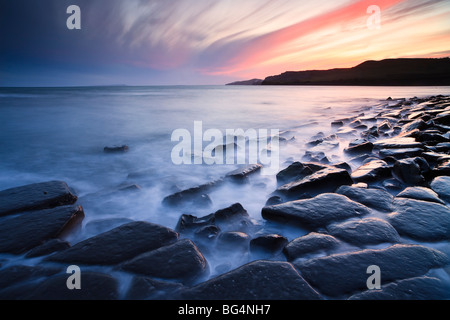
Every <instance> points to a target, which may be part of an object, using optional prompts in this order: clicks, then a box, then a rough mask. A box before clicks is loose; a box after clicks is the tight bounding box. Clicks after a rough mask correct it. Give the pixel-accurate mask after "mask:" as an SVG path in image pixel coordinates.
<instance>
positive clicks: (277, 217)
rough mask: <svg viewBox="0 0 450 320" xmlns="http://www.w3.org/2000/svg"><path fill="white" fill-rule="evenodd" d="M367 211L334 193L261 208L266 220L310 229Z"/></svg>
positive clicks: (362, 206)
mask: <svg viewBox="0 0 450 320" xmlns="http://www.w3.org/2000/svg"><path fill="white" fill-rule="evenodd" d="M369 213H370V210H369V209H368V208H367V207H366V206H364V205H362V204H359V203H357V202H355V201H352V200H350V199H349V198H347V197H345V196H343V195H339V194H334V193H325V194H321V195H319V196H317V197H315V198H313V199H307V200H297V201H292V202H287V203H283V204H279V205H276V206H269V207H264V208H263V209H262V216H263V218H264V219H266V220H274V221H281V222H286V223H294V224H299V225H301V226H303V227H306V228H310V229H316V228H320V227H325V226H327V225H329V224H330V223H332V222H336V221H342V220H345V219H348V218H352V217H361V216H364V215H366V214H369Z"/></svg>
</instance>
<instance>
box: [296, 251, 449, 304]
mask: <svg viewBox="0 0 450 320" xmlns="http://www.w3.org/2000/svg"><path fill="white" fill-rule="evenodd" d="M448 263H449V259H448V257H447V255H445V254H443V253H442V252H440V251H437V250H434V249H431V248H427V247H424V246H419V245H400V244H397V245H394V246H391V247H389V248H386V249H377V250H374V249H366V250H362V251H356V252H350V253H343V254H335V255H331V256H326V257H320V258H314V259H310V260H307V261H303V262H294V265H295V266H296V267H297V268H298V269H299V270H300V272H301V274H302V276H303V277H304V278H305V279H306V281H308V283H310V284H311V285H313V286H314V287H315V288H317V290H318V291H319V292H321V293H322V294H325V295H328V296H331V297H343V296H347V295H349V294H352V293H355V291H360V290H366V289H367V279H368V277H369V276H368V274H367V269H368V267H369V266H372V265H376V266H378V267H380V269H381V275H382V276H381V281H382V284H383V283H388V282H392V281H396V280H402V279H408V278H412V277H417V276H422V275H424V274H426V273H427V272H428V271H429V270H430V269H433V268H440V267H442V266H445V265H446V264H448Z"/></svg>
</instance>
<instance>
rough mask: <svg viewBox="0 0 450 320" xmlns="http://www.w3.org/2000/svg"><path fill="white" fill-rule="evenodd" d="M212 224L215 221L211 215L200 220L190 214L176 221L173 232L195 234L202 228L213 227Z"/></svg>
mask: <svg viewBox="0 0 450 320" xmlns="http://www.w3.org/2000/svg"><path fill="white" fill-rule="evenodd" d="M214 223H215V219H214V215H213V214H210V215H207V216H205V217H201V218H197V217H196V216H193V215H190V214H183V215H182V216H181V217H180V219H179V220H178V223H177V226H176V228H175V230H176V231H177V232H181V233H186V232H195V231H196V230H198V229H200V228H202V227H205V226H209V225H214Z"/></svg>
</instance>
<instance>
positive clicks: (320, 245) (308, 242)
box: [283, 232, 341, 261]
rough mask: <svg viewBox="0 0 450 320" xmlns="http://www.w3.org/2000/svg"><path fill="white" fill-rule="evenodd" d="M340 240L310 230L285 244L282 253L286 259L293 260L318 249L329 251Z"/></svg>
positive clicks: (336, 245) (337, 244) (335, 246)
mask: <svg viewBox="0 0 450 320" xmlns="http://www.w3.org/2000/svg"><path fill="white" fill-rule="evenodd" d="M340 243H341V242H340V241H339V240H337V239H336V238H335V237H333V236H331V235H328V234H321V233H315V232H312V233H310V234H308V235H306V236H303V237H300V238H297V239H295V240H293V241H291V242H289V244H287V245H286V246H285V247H284V249H283V253H284V255H285V256H286V258H287V260H288V261H294V260H296V259H298V258H301V257H303V256H305V255H307V254H311V253H316V252H319V251H325V252H329V251H331V250H333V249H335V248H337V247H338V246H339V245H340Z"/></svg>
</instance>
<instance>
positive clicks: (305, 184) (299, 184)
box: [277, 167, 353, 197]
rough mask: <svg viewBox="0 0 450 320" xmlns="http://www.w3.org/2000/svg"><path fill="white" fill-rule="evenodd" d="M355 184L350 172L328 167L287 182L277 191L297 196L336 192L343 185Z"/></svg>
mask: <svg viewBox="0 0 450 320" xmlns="http://www.w3.org/2000/svg"><path fill="white" fill-rule="evenodd" d="M351 184H353V181H352V179H351V178H350V174H349V173H348V172H347V170H345V169H339V168H334V167H327V168H325V169H322V170H320V171H317V172H315V173H313V174H311V175H309V176H307V177H305V178H303V179H300V180H297V181H294V182H291V183H288V184H285V185H283V186H281V187H279V188H278V189H277V192H279V193H281V194H285V195H287V196H290V197H292V196H296V195H301V194H304V193H308V194H311V195H317V194H318V193H322V192H334V191H335V190H336V189H337V188H338V187H340V186H342V185H351Z"/></svg>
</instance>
